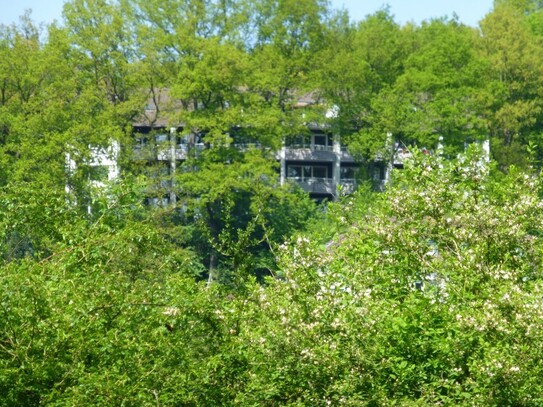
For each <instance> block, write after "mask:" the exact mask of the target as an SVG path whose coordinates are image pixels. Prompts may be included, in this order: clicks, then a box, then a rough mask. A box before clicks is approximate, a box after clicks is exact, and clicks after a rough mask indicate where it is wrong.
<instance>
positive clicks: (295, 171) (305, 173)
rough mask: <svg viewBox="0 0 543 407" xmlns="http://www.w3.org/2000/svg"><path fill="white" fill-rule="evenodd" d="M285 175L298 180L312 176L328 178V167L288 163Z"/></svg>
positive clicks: (304, 179)
mask: <svg viewBox="0 0 543 407" xmlns="http://www.w3.org/2000/svg"><path fill="white" fill-rule="evenodd" d="M287 177H288V178H295V179H297V180H299V181H307V180H309V179H312V178H328V168H327V167H325V166H312V165H289V166H288V167H287Z"/></svg>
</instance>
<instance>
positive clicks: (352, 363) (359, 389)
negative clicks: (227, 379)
mask: <svg viewBox="0 0 543 407" xmlns="http://www.w3.org/2000/svg"><path fill="white" fill-rule="evenodd" d="M491 174H494V170H492V169H491V167H490V166H489V165H488V164H487V163H486V161H484V159H483V158H482V156H481V155H479V154H474V153H473V152H472V151H471V152H469V153H468V155H467V156H463V157H462V158H461V159H459V160H458V161H444V160H443V159H439V158H435V157H428V156H426V155H422V154H419V155H416V158H415V160H414V161H413V162H412V163H411V164H409V165H408V168H407V169H406V170H403V171H402V172H401V173H400V172H399V173H397V174H395V177H394V182H393V184H392V186H391V187H390V188H389V189H388V190H387V191H386V193H385V194H384V195H382V198H383V199H382V200H380V201H379V202H376V203H374V204H372V205H371V209H370V210H369V211H367V212H365V213H366V215H365V216H364V217H362V218H358V219H357V221H356V222H352V220H351V219H349V217H348V216H345V217H344V218H343V220H344V221H348V222H349V223H344V227H345V228H346V231H345V232H343V233H342V234H340V235H338V236H337V237H336V238H335V239H334V240H333V241H331V242H330V243H329V244H327V245H326V247H325V248H323V247H319V246H318V245H315V243H314V242H312V241H311V240H309V239H307V238H304V237H303V236H300V237H299V238H297V239H293V241H292V243H291V244H289V245H285V246H284V248H283V251H282V252H281V258H282V263H281V264H282V267H283V269H284V274H285V276H286V280H285V281H275V282H270V285H269V286H268V287H267V288H266V289H262V288H261V289H256V288H255V291H254V294H253V297H252V302H251V303H250V304H253V306H252V307H250V309H249V310H248V311H246V312H248V313H249V315H251V317H250V318H245V319H243V321H244V323H243V324H242V326H241V327H240V333H241V337H242V338H243V340H242V343H243V346H244V349H245V351H244V352H245V354H247V355H248V358H249V359H248V361H249V366H251V371H250V372H249V374H248V377H250V378H251V379H250V381H249V382H248V383H247V385H246V388H245V391H244V392H243V393H242V394H241V395H240V396H238V397H239V400H241V401H242V402H243V403H247V404H262V403H271V404H274V403H280V404H289V403H292V404H295V403H298V404H302V405H305V404H313V405H327V404H345V405H370V404H371V405H393V404H398V405H408V404H413V403H416V404H420V405H435V404H439V403H442V404H454V405H472V404H473V403H475V404H479V405H483V404H485V405H486V404H496V405H497V404H503V403H505V404H507V403H515V404H517V405H527V406H528V405H537V404H538V403H539V402H540V401H541V387H540V385H539V384H538V383H537V379H535V378H536V377H538V376H539V375H540V373H541V371H540V370H541V369H540V366H539V365H538V364H537V363H533V361H534V360H537V359H538V358H540V357H541V349H540V347H539V346H538V342H539V340H540V336H541V331H540V330H539V329H537V326H538V322H537V321H538V320H539V318H540V317H541V310H540V306H539V304H540V296H541V294H540V293H541V283H542V281H541V273H540V270H539V267H538V264H539V262H540V255H541V254H540V253H541V251H540V248H541V244H542V242H541V236H540V231H541V229H542V227H543V224H542V223H541V214H540V211H541V205H540V200H539V190H540V180H539V179H538V178H537V177H532V176H529V175H526V174H523V173H522V172H519V171H516V170H511V171H510V172H509V174H508V175H507V176H503V175H500V174H499V173H497V174H496V175H491ZM363 202H365V199H364V200H363ZM364 205H366V204H365V203H364ZM357 206H358V205H357V197H356V195H355V196H351V197H349V198H348V199H347V201H346V202H345V207H344V208H345V211H347V212H349V211H351V210H355V211H356V210H358V208H357ZM340 220H341V219H340ZM351 222H352V223H351ZM536 304H537V305H536ZM249 321H251V322H249ZM253 321H257V322H256V323H253ZM255 325H256V326H255ZM270 361H273V368H272V367H271V366H270ZM257 389H258V390H259V391H256V390H257Z"/></svg>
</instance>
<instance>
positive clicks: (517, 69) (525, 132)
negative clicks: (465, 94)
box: [481, 6, 543, 167]
mask: <svg viewBox="0 0 543 407" xmlns="http://www.w3.org/2000/svg"><path fill="white" fill-rule="evenodd" d="M481 28H482V33H483V40H484V46H485V48H484V50H485V53H486V58H488V60H489V62H490V67H491V69H490V71H489V73H490V80H489V82H488V87H489V95H492V98H491V99H490V100H489V101H490V102H491V103H490V105H489V107H490V108H489V113H488V115H487V117H488V121H489V130H490V135H491V137H492V138H493V140H492V141H493V145H492V150H493V151H494V154H495V156H496V158H497V159H498V160H499V161H500V163H502V165H503V166H504V167H507V166H508V165H510V164H512V163H518V164H519V165H524V166H526V165H527V162H526V161H527V160H526V154H525V153H524V151H522V150H523V149H525V148H526V146H527V145H529V144H530V143H531V144H533V145H539V134H540V128H539V124H538V123H539V120H540V117H541V105H540V103H539V100H540V93H541V89H542V87H541V85H542V84H541V73H540V69H541V68H540V67H541V60H542V58H543V54H542V51H543V48H542V47H541V43H540V41H539V40H538V39H537V37H536V36H535V35H534V34H533V33H532V32H531V31H530V29H529V26H528V24H526V21H525V20H524V17H523V15H522V14H520V13H519V11H518V10H515V9H514V8H511V7H508V6H497V7H496V8H495V9H494V10H493V12H492V13H490V14H488V15H487V16H486V18H485V19H484V20H483V21H482V22H481Z"/></svg>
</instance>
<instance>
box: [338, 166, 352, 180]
mask: <svg viewBox="0 0 543 407" xmlns="http://www.w3.org/2000/svg"><path fill="white" fill-rule="evenodd" d="M355 173H356V168H355V167H341V168H340V169H339V178H340V179H355Z"/></svg>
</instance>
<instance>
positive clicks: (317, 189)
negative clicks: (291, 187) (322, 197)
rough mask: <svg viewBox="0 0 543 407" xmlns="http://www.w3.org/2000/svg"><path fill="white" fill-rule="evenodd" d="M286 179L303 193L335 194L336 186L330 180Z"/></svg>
mask: <svg viewBox="0 0 543 407" xmlns="http://www.w3.org/2000/svg"><path fill="white" fill-rule="evenodd" d="M288 179H289V180H292V181H295V182H297V183H298V185H300V186H301V187H302V189H303V190H304V191H305V192H308V193H310V194H328V195H334V194H335V193H336V186H335V184H334V180H333V179H332V178H314V177H311V178H308V177H306V178H303V179H302V178H300V177H290V178H288Z"/></svg>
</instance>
